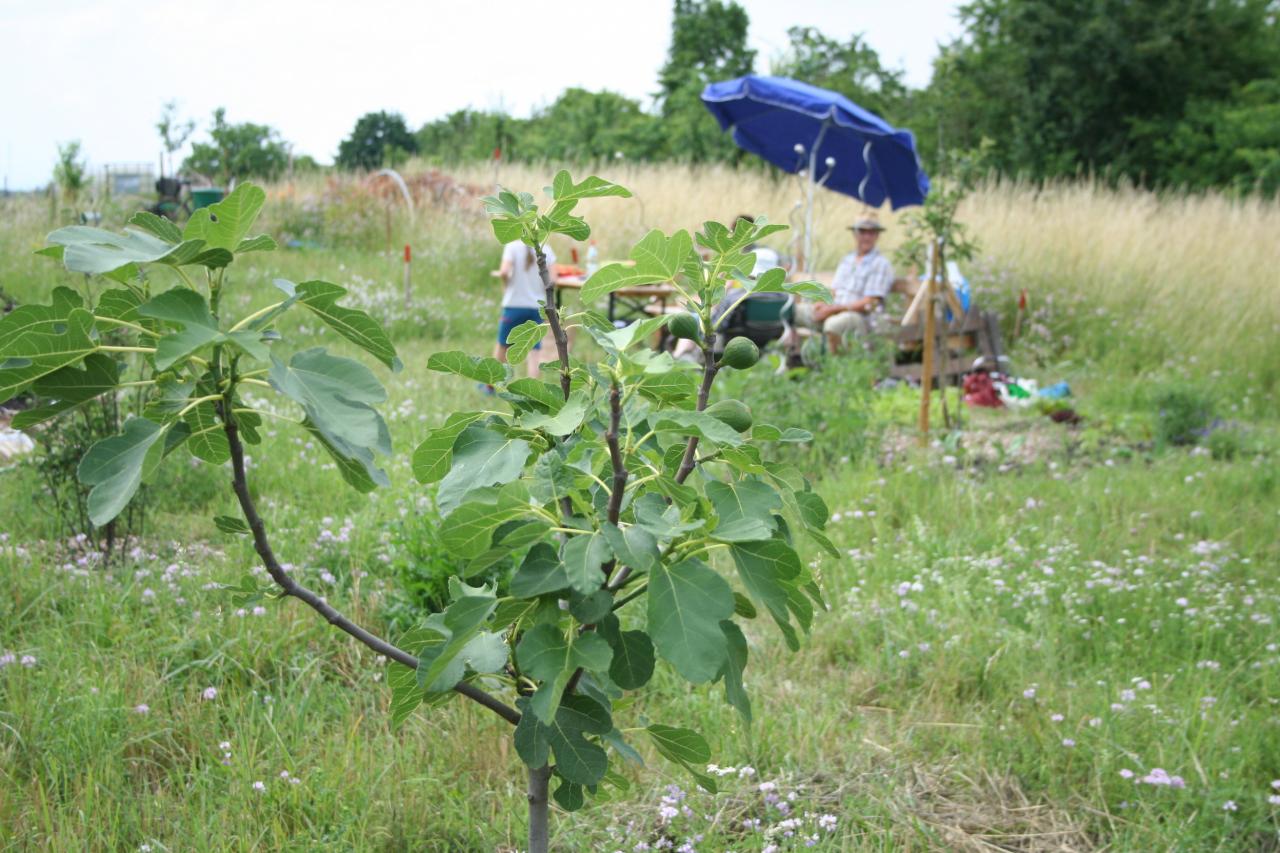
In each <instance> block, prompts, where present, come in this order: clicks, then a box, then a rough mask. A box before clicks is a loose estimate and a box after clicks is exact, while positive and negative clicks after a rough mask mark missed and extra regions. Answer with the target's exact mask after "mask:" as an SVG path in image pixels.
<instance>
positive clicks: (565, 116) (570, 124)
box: [518, 88, 664, 163]
mask: <svg viewBox="0 0 1280 853" xmlns="http://www.w3.org/2000/svg"><path fill="white" fill-rule="evenodd" d="M663 139H664V134H663V128H662V125H661V123H660V122H659V120H658V119H657V117H656V116H653V115H650V114H649V113H646V112H644V110H642V109H641V108H640V104H639V103H638V102H637V101H633V100H632V99H630V98H627V97H624V96H623V95H619V94H617V93H615V92H589V91H587V90H586V89H578V88H573V89H566V90H565V91H564V92H563V93H562V94H561V95H560V97H558V98H556V100H555V102H554V103H552V104H551V106H549V107H547V108H546V109H544V110H542V111H540V112H539V113H537V114H536V115H534V116H533V118H532V119H531V120H530V121H529V122H528V124H527V125H525V126H524V128H523V132H522V133H521V137H520V142H519V145H518V150H519V154H520V156H521V158H522V159H531V160H552V161H556V160H558V161H566V160H567V161H569V162H575V163H586V162H591V161H594V160H604V159H610V158H613V157H615V156H616V155H617V154H621V155H622V156H623V157H625V158H627V159H629V160H653V159H657V157H658V156H659V155H660V153H661V151H662V146H663Z"/></svg>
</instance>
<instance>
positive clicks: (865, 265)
mask: <svg viewBox="0 0 1280 853" xmlns="http://www.w3.org/2000/svg"><path fill="white" fill-rule="evenodd" d="M849 228H850V230H851V231H853V232H854V235H855V239H856V240H857V249H856V250H855V251H852V252H850V253H849V254H847V255H845V256H844V258H843V259H842V260H841V261H840V266H838V267H837V268H836V275H835V278H834V279H833V280H832V282H831V290H832V292H833V293H834V297H835V298H834V299H833V301H832V302H831V304H829V305H824V304H823V303H820V302H819V303H816V304H815V303H808V302H806V303H802V304H798V305H796V312H795V313H796V320H795V322H796V325H797V326H804V327H806V328H809V329H815V330H816V329H821V330H822V331H823V333H824V334H826V336H827V345H828V346H829V347H830V349H831V351H832V352H841V351H843V349H844V338H845V336H846V335H848V334H849V333H850V332H854V333H857V334H863V335H865V334H869V333H871V332H873V331H875V320H876V317H877V315H878V314H879V312H880V311H881V310H882V309H883V308H884V300H885V297H887V296H888V295H889V289H890V288H891V287H893V265H892V264H891V263H889V259H888V258H886V257H885V256H884V255H882V254H880V252H879V251H878V250H877V249H876V242H877V241H878V240H879V239H880V232H881V231H883V230H884V226H883V225H881V224H880V223H879V222H877V221H876V220H874V219H860V220H858V221H857V222H855V223H854V224H853V225H851V226H849ZM783 343H784V344H786V345H787V346H788V347H789V348H791V349H795V348H796V347H797V346H798V344H799V339H798V336H797V335H796V334H795V333H794V331H793V332H791V334H790V340H786V339H784V341H783Z"/></svg>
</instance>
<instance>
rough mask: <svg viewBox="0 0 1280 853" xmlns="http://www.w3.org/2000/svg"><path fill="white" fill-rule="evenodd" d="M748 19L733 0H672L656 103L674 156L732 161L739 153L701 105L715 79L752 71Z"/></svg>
mask: <svg viewBox="0 0 1280 853" xmlns="http://www.w3.org/2000/svg"><path fill="white" fill-rule="evenodd" d="M749 23H750V21H749V19H748V18H747V13H746V10H745V9H743V8H742V7H741V6H739V5H738V4H737V3H734V2H733V0H728V2H722V1H721V0H675V10H674V14H673V15H672V21H671V48H670V50H669V51H668V53H667V61H666V64H665V65H663V66H662V70H661V72H659V74H658V85H659V89H660V90H659V92H658V103H659V108H660V113H661V115H662V129H663V132H664V133H665V134H666V137H667V153H668V155H669V156H670V157H672V158H673V159H676V160H692V161H694V162H703V161H707V160H730V159H736V158H737V157H738V156H739V154H740V152H739V150H738V148H737V147H736V146H735V145H734V144H733V141H732V140H730V139H729V137H728V136H727V135H726V134H724V133H722V132H721V131H720V125H719V124H717V123H716V120H715V119H714V118H712V117H711V114H710V113H709V112H707V109H706V107H704V106H703V105H702V100H701V95H702V90H703V89H704V88H706V85H707V84H708V83H710V82H712V81H715V80H728V79H730V78H733V77H741V76H742V75H743V74H750V73H751V71H752V69H753V67H754V65H755V57H756V52H755V51H754V50H751V49H749V48H748V47H747V28H748V25H749Z"/></svg>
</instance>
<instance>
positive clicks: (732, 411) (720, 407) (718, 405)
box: [706, 400, 752, 432]
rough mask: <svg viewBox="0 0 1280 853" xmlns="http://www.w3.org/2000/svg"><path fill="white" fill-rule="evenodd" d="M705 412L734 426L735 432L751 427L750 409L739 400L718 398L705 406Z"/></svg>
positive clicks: (744, 430)
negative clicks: (718, 399)
mask: <svg viewBox="0 0 1280 853" xmlns="http://www.w3.org/2000/svg"><path fill="white" fill-rule="evenodd" d="M706 412H707V414H708V415H711V417H713V418H715V419H716V420H718V421H720V422H721V423H723V424H727V425H729V426H731V427H733V428H734V430H736V431H737V432H746V431H747V430H749V429H751V423H752V417H751V410H750V409H749V408H747V404H746V403H743V402H742V401H741V400H720V401H718V402H715V403H712V404H711V405H710V406H707V408H706Z"/></svg>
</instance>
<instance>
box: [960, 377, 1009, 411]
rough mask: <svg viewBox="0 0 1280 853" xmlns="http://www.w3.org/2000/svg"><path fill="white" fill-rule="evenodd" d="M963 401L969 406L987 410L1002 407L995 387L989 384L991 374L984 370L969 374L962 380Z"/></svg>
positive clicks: (1002, 404)
mask: <svg viewBox="0 0 1280 853" xmlns="http://www.w3.org/2000/svg"><path fill="white" fill-rule="evenodd" d="M964 401H965V402H966V403H968V404H969V405H970V406H983V407H985V408H988V409H999V408H1003V407H1004V401H1003V400H1001V399H1000V394H999V392H997V391H996V386H995V385H994V384H992V382H991V374H989V373H987V372H986V371H985V370H981V371H978V372H977V373H970V374H969V375H968V376H966V377H965V378H964Z"/></svg>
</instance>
